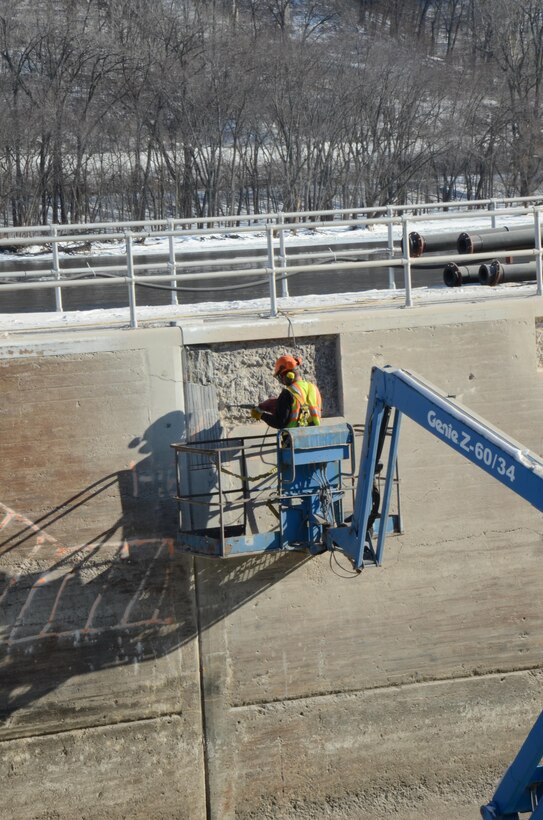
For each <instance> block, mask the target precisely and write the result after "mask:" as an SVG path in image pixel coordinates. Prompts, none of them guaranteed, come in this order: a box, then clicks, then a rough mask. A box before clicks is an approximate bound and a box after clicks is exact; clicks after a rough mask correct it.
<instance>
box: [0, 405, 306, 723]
mask: <svg viewBox="0 0 543 820" xmlns="http://www.w3.org/2000/svg"><path fill="white" fill-rule="evenodd" d="M180 416H181V414H178V413H172V414H168V416H165V417H162V418H161V419H160V420H159V421H158V422H156V423H155V424H153V425H152V426H151V427H150V428H149V429H148V430H146V432H145V434H144V435H143V436H142V437H141V439H137V440H134V441H133V442H131V445H130V446H131V447H133V448H134V449H135V448H136V447H137V448H138V450H139V453H140V455H143V456H144V458H143V459H142V460H141V461H139V462H138V463H137V465H135V467H134V469H131V470H126V471H122V472H120V473H112V474H110V475H107V476H104V477H103V478H102V479H100V480H99V481H96V482H94V483H93V484H91V485H89V486H88V487H86V488H85V489H84V490H82V491H80V492H78V493H77V494H75V495H74V496H72V497H71V498H69V499H67V500H66V501H64V502H63V503H62V504H60V505H58V506H57V507H55V509H52V510H49V511H48V512H47V513H46V514H44V515H42V516H41V517H40V518H39V519H38V520H36V521H31V520H29V519H27V518H25V517H24V516H22V515H21V514H19V513H17V512H16V511H14V510H12V509H10V508H8V507H6V506H5V505H3V504H1V503H0V675H1V679H2V688H1V690H0V718H1V719H3V720H4V721H6V720H8V719H9V717H10V716H11V715H13V714H14V713H15V712H17V711H18V710H21V709H24V708H25V707H28V706H29V705H30V704H31V703H33V702H34V701H36V700H38V699H40V698H42V697H44V696H45V695H47V694H48V693H50V692H51V691H53V690H55V689H56V688H58V687H59V686H60V685H61V684H63V683H65V682H66V681H68V680H70V679H72V678H74V677H76V676H81V675H85V674H87V673H90V672H96V671H97V670H100V669H105V668H110V667H118V666H124V665H127V664H138V663H141V662H145V661H148V660H154V659H155V658H157V657H161V656H164V655H166V654H168V653H170V652H172V651H173V650H174V649H176V648H177V647H179V646H181V645H183V644H184V643H186V642H188V641H190V640H193V639H194V638H195V637H196V634H197V629H198V626H197V624H198V621H200V628H203V629H205V628H208V627H210V626H211V625H212V624H213V623H216V622H217V621H218V620H221V619H222V618H224V617H225V616H226V615H228V614H229V612H231V611H233V610H234V609H237V608H239V607H240V606H242V605H243V604H244V603H246V602H247V601H248V600H250V599H251V598H254V597H255V596H257V595H259V594H260V593H261V592H262V591H263V590H264V589H266V588H267V587H269V586H270V585H271V584H273V583H275V581H276V580H278V579H279V578H281V577H284V575H285V573H286V572H290V571H293V570H294V569H296V568H297V567H298V566H299V565H300V563H302V562H303V561H305V560H307V559H306V556H304V555H290V556H288V558H287V557H286V556H257V557H254V556H253V557H248V558H238V559H232V561H233V562H232V563H230V562H227V563H228V564H229V565H228V568H226V567H225V565H224V564H223V565H222V566H220V567H219V566H218V564H217V562H216V561H215V562H213V560H212V559H209V560H206V559H194V558H192V557H191V556H188V555H184V554H182V553H180V551H179V550H178V548H177V546H176V543H175V536H176V531H177V507H176V504H175V502H174V501H173V497H174V496H175V491H176V481H175V471H174V465H175V461H174V457H173V451H171V448H170V447H169V444H170V442H173V441H176V440H178V439H179V435H178V432H177V431H178V430H179V429H182V428H180V424H181V423H182V419H181V418H180ZM169 431H170V432H169ZM204 432H205V431H204ZM209 432H210V434H212V433H214V432H216V431H209ZM112 493H119V495H120V500H121V510H122V514H121V515H120V516H119V517H118V518H117V519H116V520H115V521H114V522H112V523H111V525H110V526H108V527H107V528H105V529H103V528H100V531H99V532H96V533H95V534H93V536H92V537H91V538H90V539H88V540H87V542H86V543H85V544H83V545H80V546H76V547H68V546H65V545H64V544H63V543H62V542H61V541H60V540H58V539H57V538H56V537H55V536H54V535H52V534H51V533H52V531H53V530H55V528H57V527H58V526H59V524H61V523H62V525H63V528H64V529H66V528H68V529H69V531H71V532H77V529H78V520H79V517H80V516H81V515H85V514H86V508H87V507H88V506H89V505H90V506H91V508H92V505H93V504H96V503H97V502H99V501H100V499H101V498H102V497H103V496H107V495H108V494H112ZM117 508H118V507H117ZM165 533H166V536H165ZM278 559H279V560H281V559H282V560H283V561H284V563H283V565H282V567H281V572H280V573H278V572H277V566H276V561H277V560H278ZM195 563H196V564H197V566H196V567H195ZM195 569H196V570H197V575H198V583H200V584H211V585H212V589H213V590H214V592H215V593H216V594H212V595H205V596H203V597H202V600H204V601H205V603H203V604H202V611H200V613H199V618H198V617H197V614H196V601H195V593H194V589H195ZM208 588H209V587H208ZM59 700H60V702H61V703H62V702H63V699H62V698H60V699H59ZM68 700H69V701H70V702H73V700H74V698H73V693H72V696H71V697H70V698H69V699H68ZM68 705H69V704H68ZM56 708H57V709H58V708H59V704H58V703H56ZM65 708H67V706H66V707H65ZM38 719H39V717H38Z"/></svg>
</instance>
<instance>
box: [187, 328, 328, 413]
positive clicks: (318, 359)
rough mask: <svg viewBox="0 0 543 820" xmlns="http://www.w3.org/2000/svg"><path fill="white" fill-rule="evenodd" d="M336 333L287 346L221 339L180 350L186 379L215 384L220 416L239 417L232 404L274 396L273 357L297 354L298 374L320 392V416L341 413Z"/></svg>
mask: <svg viewBox="0 0 543 820" xmlns="http://www.w3.org/2000/svg"><path fill="white" fill-rule="evenodd" d="M336 342H337V337H335V336H321V337H314V338H313V337H310V338H305V339H304V340H303V342H301V343H299V344H297V345H295V346H292V347H290V346H288V345H285V344H277V343H276V342H273V341H270V342H268V343H264V344H262V343H261V342H244V343H243V346H242V345H241V344H236V343H231V342H230V343H227V344H226V343H225V344H217V345H210V346H205V347H204V346H200V345H198V346H193V347H186V348H185V349H184V359H185V361H184V372H185V374H186V379H187V381H189V382H193V383H196V384H201V385H214V387H215V389H216V391H217V399H218V410H219V414H220V416H221V417H223V416H226V415H227V416H228V417H229V419H232V418H234V417H237V418H242V417H243V416H246V411H245V412H242V413H240V412H239V411H236V409H235V408H231V405H235V404H249V403H255V404H256V403H258V402H259V401H262V400H263V399H266V398H268V397H269V396H277V395H278V393H279V386H278V384H277V381H276V380H275V379H274V378H273V365H274V362H275V360H276V359H277V358H278V357H279V356H282V355H283V354H285V353H292V354H293V355H300V356H301V357H302V360H303V361H302V365H301V368H300V372H301V375H302V377H303V378H306V379H308V380H309V381H315V382H316V383H317V384H318V386H319V388H320V391H321V393H322V396H323V415H324V416H325V417H326V416H338V415H341V407H340V400H339V382H338V367H337V349H336V348H337V345H336Z"/></svg>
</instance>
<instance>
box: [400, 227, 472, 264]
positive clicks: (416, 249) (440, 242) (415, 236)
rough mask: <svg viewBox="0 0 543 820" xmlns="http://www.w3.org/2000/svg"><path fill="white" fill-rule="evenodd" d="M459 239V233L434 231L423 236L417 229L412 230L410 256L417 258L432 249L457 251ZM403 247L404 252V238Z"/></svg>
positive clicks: (430, 251)
mask: <svg viewBox="0 0 543 820" xmlns="http://www.w3.org/2000/svg"><path fill="white" fill-rule="evenodd" d="M457 241H458V234H457V233H433V234H430V235H429V236H422V234H420V233H417V231H411V233H410V234H409V256H411V257H413V258H414V259H416V258H418V257H419V256H422V254H423V253H432V251H455V250H456V243H457ZM401 248H402V253H403V239H402V243H401Z"/></svg>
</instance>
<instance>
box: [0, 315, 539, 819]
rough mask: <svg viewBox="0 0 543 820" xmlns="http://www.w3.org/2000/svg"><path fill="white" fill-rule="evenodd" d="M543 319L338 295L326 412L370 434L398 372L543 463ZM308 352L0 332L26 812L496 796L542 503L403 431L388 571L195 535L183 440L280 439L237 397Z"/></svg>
mask: <svg viewBox="0 0 543 820" xmlns="http://www.w3.org/2000/svg"><path fill="white" fill-rule="evenodd" d="M542 313H543V311H542V310H541V305H540V302H539V300H536V299H534V300H530V301H529V302H528V301H523V302H519V301H514V300H505V301H500V303H499V304H494V303H486V304H473V305H466V306H463V307H460V308H459V307H458V305H454V306H451V305H437V306H436V307H432V311H431V314H430V313H429V311H426V310H424V309H423V308H413V309H412V310H411V311H410V312H409V313H406V312H403V313H401V315H398V311H392V310H389V309H380V310H372V311H364V312H361V311H356V310H353V311H349V312H346V313H343V314H341V316H339V315H338V314H333V313H332V312H330V314H326V315H319V316H315V317H313V316H307V317H303V318H299V319H296V320H295V326H294V331H295V337H296V350H297V351H298V352H300V353H301V354H302V356H303V358H304V367H305V368H306V369H305V371H304V372H305V373H306V374H307V375H308V376H310V377H311V378H314V379H315V380H316V381H317V382H318V383H319V385H320V386H321V389H322V392H323V397H324V406H325V419H324V423H325V424H328V423H333V422H335V421H337V420H339V419H345V420H347V421H348V422H350V423H352V424H360V423H362V422H363V421H364V417H365V406H366V401H367V391H368V385H369V379H370V373H371V368H372V366H373V365H374V364H380V365H383V364H392V365H395V366H398V367H405V368H407V369H412V370H415V371H416V372H419V373H421V375H423V376H424V377H425V378H427V379H428V380H430V381H432V382H434V383H435V384H436V385H439V386H440V387H441V388H442V389H443V390H445V391H447V393H449V394H450V395H454V396H456V398H457V400H458V401H460V402H462V403H464V404H465V405H467V406H469V407H470V409H472V410H473V411H474V412H476V413H478V414H480V415H481V416H483V417H485V418H487V419H489V420H490V421H491V422H493V423H494V424H496V425H498V426H499V427H501V428H502V429H504V430H506V431H507V432H508V433H510V434H511V435H513V436H514V437H515V438H516V439H518V440H519V441H521V442H523V444H525V446H527V447H530V448H531V449H533V450H534V451H535V452H540V451H541V434H540V430H539V418H540V415H541V407H542V398H543V393H542V383H541V360H540V354H539V352H538V351H539V349H540V338H541V337H540V331H539V324H538V320H539V316H540V315H541V314H542ZM292 346H293V339H292V328H291V327H290V325H289V322H288V321H287V320H286V319H285V318H284V317H278V318H276V319H273V320H267V321H266V322H265V323H262V322H261V323H258V324H255V322H254V321H253V322H251V321H249V320H247V321H239V320H238V321H236V322H235V323H234V322H232V321H228V320H226V319H221V320H219V321H217V322H214V323H210V324H207V325H206V324H205V323H197V322H194V323H192V324H191V323H190V322H188V323H186V324H184V325H183V326H182V327H164V328H145V329H140V330H132V331H130V332H127V333H120V332H118V331H101V332H99V333H95V332H91V331H79V332H73V333H70V332H67V333H63V334H59V335H54V334H47V333H40V334H32V335H29V336H27V337H18V338H17V340H11V339H9V338H5V339H2V341H1V342H0V351H1V352H0V379H1V381H2V396H3V397H4V398H3V403H2V424H3V429H4V432H5V435H4V437H3V441H4V444H3V458H2V462H1V467H0V470H1V475H2V481H1V484H0V486H2V488H3V497H2V498H1V499H0V503H1V506H0V515H1V516H2V518H1V520H2V529H1V530H0V533H1V535H2V538H1V542H2V545H1V556H0V562H1V563H0V578H1V581H2V586H1V587H0V596H1V600H2V635H3V638H2V641H3V644H2V646H3V653H2V658H1V661H0V663H1V665H2V679H3V682H4V687H3V691H4V694H3V701H2V717H3V722H2V727H1V729H0V739H1V743H0V756H1V760H2V765H3V770H4V771H5V772H6V777H5V778H4V790H5V794H4V816H5V817H7V818H20V817H23V816H24V817H47V816H56V817H61V818H72V817H74V816H76V814H77V815H79V814H80V815H82V816H90V815H91V814H92V816H93V817H95V818H102V817H103V818H116V817H128V816H130V817H134V818H139V817H141V818H143V817H153V818H155V817H157V818H190V819H191V820H200V819H201V818H206V817H207V818H221V819H222V818H235V817H236V818H256V817H261V818H265V817H274V818H281V817H284V818H290V817H294V816H296V813H298V815H301V816H306V817H320V816H322V813H323V810H324V808H326V811H328V812H329V814H330V816H331V817H333V816H337V817H353V818H355V817H356V818H366V817H367V818H369V817H372V818H373V817H376V816H381V817H384V816H386V814H387V812H390V811H392V810H393V809H394V810H397V809H398V807H401V811H402V816H404V817H419V818H425V817H427V818H430V817H436V816H439V815H438V814H437V811H438V809H440V808H441V809H443V806H444V805H446V806H447V811H448V810H449V808H451V812H450V813H449V816H453V814H454V816H455V817H459V818H463V817H466V818H467V817H471V816H474V814H476V812H477V810H478V806H479V805H480V804H481V803H482V802H484V800H485V799H487V798H488V797H489V795H490V794H491V793H492V789H493V787H494V785H495V782H496V780H497V779H498V778H499V776H500V774H501V773H502V772H503V770H504V768H505V767H506V765H507V763H508V762H509V760H510V759H511V757H512V755H513V754H514V753H515V751H516V749H517V748H518V746H519V744H520V741H521V740H522V738H523V737H524V736H525V734H526V732H527V730H528V728H529V727H530V725H531V723H532V722H533V719H534V717H535V715H536V714H537V713H538V712H539V711H540V709H541V699H542V698H541V696H542V685H541V674H540V658H541V654H542V653H541V650H542V646H541V643H542V636H543V630H542V628H541V627H542V624H541V616H540V613H539V609H538V608H537V607H534V606H533V605H532V602H533V600H537V598H538V596H539V595H540V594H541V592H542V589H541V587H542V577H541V572H540V554H539V550H540V545H541V535H542V524H541V520H540V516H539V515H538V514H537V513H536V512H535V511H532V510H531V509H530V508H529V507H527V506H526V505H525V504H524V503H523V501H522V500H521V499H517V498H516V497H515V496H513V495H512V494H511V493H508V492H507V491H506V490H505V489H504V488H502V487H501V486H499V485H498V484H496V482H493V481H492V479H491V478H489V477H487V476H485V475H482V474H481V473H480V471H478V470H476V469H475V468H474V467H473V466H471V465H470V464H468V463H467V462H465V461H464V460H462V459H460V458H459V457H458V456H457V455H456V454H454V453H452V452H449V451H447V450H446V449H445V448H443V447H442V446H440V444H439V442H437V441H434V440H433V439H430V438H429V437H428V436H427V435H425V433H424V431H421V430H419V429H417V428H416V426H415V425H413V424H412V423H410V422H408V421H407V422H405V428H404V430H403V438H402V443H401V445H400V454H399V459H400V464H401V485H402V505H403V516H404V528H405V531H404V533H403V535H401V536H398V537H396V538H394V539H391V540H390V542H389V544H388V546H387V559H386V562H385V565H384V566H383V567H381V568H368V570H367V571H366V570H364V572H363V573H362V575H360V576H356V577H355V576H353V574H352V570H351V567H350V566H349V563H348V562H346V561H345V562H342V560H341V556H338V555H334V554H330V553H328V554H326V553H325V554H323V555H319V556H314V557H312V556H308V555H306V554H302V553H300V554H294V553H290V554H276V555H269V556H266V555H256V556H250V557H247V558H236V559H232V560H223V561H220V560H215V561H213V560H209V559H206V558H201V557H196V556H191V555H187V554H185V553H184V552H183V551H182V549H181V546H182V545H180V544H179V541H178V535H177V526H178V519H177V511H176V506H175V503H174V501H173V497H174V495H175V476H174V475H173V458H172V453H171V448H170V444H171V443H172V442H174V441H177V440H180V439H181V438H183V436H186V434H187V433H190V434H191V435H193V436H197V435H200V434H202V433H203V432H204V431H206V430H215V431H219V430H220V433H221V435H223V436H224V435H228V436H230V437H235V436H236V435H239V434H241V433H243V432H250V433H251V434H255V433H257V432H258V433H259V434H260V433H262V434H263V433H264V431H265V428H264V427H263V426H262V425H260V424H257V423H250V422H248V421H247V418H246V416H245V415H243V414H242V413H238V414H232V413H230V412H229V411H228V405H229V404H234V403H243V402H244V401H252V400H253V398H254V396H255V394H257V397H258V398H259V399H260V398H264V397H265V396H266V395H269V393H270V391H276V386H275V384H274V382H273V379H270V370H271V366H270V365H271V363H272V362H273V360H274V357H275V356H276V355H278V354H279V353H284V352H287V351H290V350H291V348H292ZM234 397H235V398H236V401H233V398H234ZM528 590H529V593H528ZM8 774H9V776H7V775H8ZM445 816H446V813H445Z"/></svg>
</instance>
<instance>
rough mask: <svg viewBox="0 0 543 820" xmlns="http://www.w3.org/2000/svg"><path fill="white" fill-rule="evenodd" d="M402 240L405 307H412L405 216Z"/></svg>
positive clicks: (409, 258)
mask: <svg viewBox="0 0 543 820" xmlns="http://www.w3.org/2000/svg"><path fill="white" fill-rule="evenodd" d="M402 238H403V276H404V283H405V306H406V307H412V306H413V300H412V298H411V256H410V255H409V223H408V220H407V216H405V214H404V215H403V216H402Z"/></svg>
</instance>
